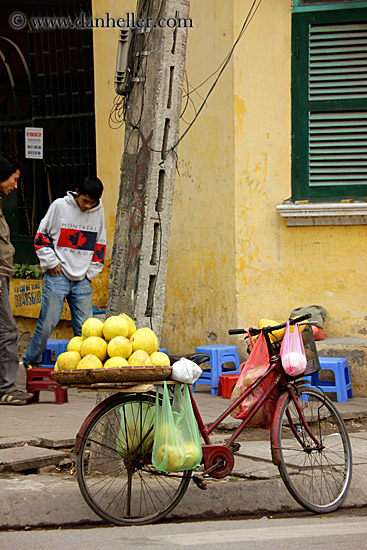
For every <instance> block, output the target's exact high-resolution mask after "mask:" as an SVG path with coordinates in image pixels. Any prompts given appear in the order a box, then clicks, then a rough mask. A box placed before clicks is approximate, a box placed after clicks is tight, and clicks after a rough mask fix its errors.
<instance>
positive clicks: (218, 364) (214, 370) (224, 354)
mask: <svg viewBox="0 0 367 550" xmlns="http://www.w3.org/2000/svg"><path fill="white" fill-rule="evenodd" d="M196 352H197V353H207V354H208V355H209V357H210V361H209V364H210V371H203V372H202V373H201V375H200V378H199V379H198V380H196V382H195V384H194V385H193V386H192V391H193V392H194V391H195V386H196V384H207V385H209V386H211V390H210V392H211V394H212V395H217V393H218V383H219V376H220V375H221V374H222V373H223V372H227V373H230V372H239V368H240V358H239V356H238V350H237V347H236V346H226V345H222V344H212V345H207V346H198V347H197V348H196ZM224 363H234V364H235V370H233V369H229V368H224V367H223V364H224Z"/></svg>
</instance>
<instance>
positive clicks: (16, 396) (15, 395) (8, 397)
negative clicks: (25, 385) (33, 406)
mask: <svg viewBox="0 0 367 550" xmlns="http://www.w3.org/2000/svg"><path fill="white" fill-rule="evenodd" d="M32 397H33V393H27V392H25V391H23V390H13V391H9V392H7V393H3V394H0V405H25V404H26V403H27V401H28V399H32Z"/></svg>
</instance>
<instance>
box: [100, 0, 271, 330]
mask: <svg viewBox="0 0 367 550" xmlns="http://www.w3.org/2000/svg"><path fill="white" fill-rule="evenodd" d="M163 2H164V0H161V3H160V6H159V10H158V15H157V17H156V19H155V21H156V22H157V21H158V18H159V16H160V13H161V10H162V6H163ZM261 2H262V0H253V3H252V5H251V8H250V10H249V12H248V14H247V16H246V18H245V21H244V23H243V25H242V27H241V30H240V32H239V34H238V36H237V39H236V40H235V42H234V44H233V46H232V48H231V50H230V51H229V53H228V54H227V56H226V57H225V59H224V60H223V61H222V63H221V64H220V65H219V67H218V68H217V69H216V71H214V72H213V73H212V74H211V75H210V76H208V77H207V78H206V79H205V80H204V81H203V82H202V83H201V84H199V85H198V86H197V87H196V88H193V89H192V90H190V85H189V82H188V77H187V74H186V71H185V80H186V87H187V88H186V89H187V91H186V93H185V95H184V96H183V99H185V98H187V100H186V103H185V107H184V109H183V111H182V113H181V115H180V118H181V119H182V120H183V121H184V122H185V123H186V124H188V127H187V128H186V130H185V131H184V132H183V134H182V135H181V137H180V138H179V139H178V140H177V142H176V143H175V144H174V145H173V146H172V147H170V149H168V150H167V151H163V150H155V149H153V148H152V147H150V146H149V145H147V147H148V148H149V149H150V150H151V151H153V152H157V153H160V154H161V155H162V157H163V159H164V158H165V157H166V156H167V154H169V153H172V154H174V155H175V156H176V161H177V148H178V145H179V144H180V143H181V141H182V140H183V139H184V137H185V136H186V135H187V134H188V132H189V131H190V130H191V128H192V126H193V124H194V123H195V122H196V120H197V119H198V117H199V115H200V113H201V112H202V110H203V108H204V106H205V104H206V103H207V101H208V99H209V97H210V95H211V94H212V92H213V90H214V89H215V87H216V85H217V83H218V81H219V79H220V77H221V76H222V74H223V72H224V70H225V69H226V67H227V65H228V64H229V62H230V59H231V57H232V55H233V53H234V50H235V48H236V46H237V44H238V43H239V41H240V40H241V38H242V36H243V34H244V32H245V31H246V29H247V28H248V26H249V24H250V23H251V21H252V19H253V17H254V16H255V14H256V12H257V10H258V8H259V6H260V4H261ZM148 3H149V6H148V8H147V10H146V11H147V13H149V11H150V7H151V0H146V1H145V2H144V5H143V7H142V10H141V12H140V13H141V14H143V13H144V11H145V10H144V8H145V7H147V5H148ZM149 42H150V33H149V34H148V36H144V40H143V44H142V45H141V47H140V51H141V52H142V51H146V50H147V49H148V45H149ZM136 46H137V36H136V33H134V35H133V40H132V44H131V49H130V55H133V54H134V52H136ZM136 57H137V56H135V57H134V59H133V61H134V63H133V65H132V66H133V67H134V68H133V71H132V72H133V75H135V76H139V77H141V83H142V84H141V85H142V88H143V92H142V95H141V104H140V113H139V117H138V120H137V121H136V122H133V121H131V120H129V112H128V109H127V104H128V101H129V98H130V94H131V91H132V87H133V86H132V83H131V85H130V87H129V90H128V93H127V94H126V96H123V97H122V99H120V98H115V99H114V105H113V107H112V109H111V111H110V117H109V124H110V123H114V124H116V125H117V127H118V128H120V127H121V126H122V125H123V124H124V123H125V125H126V126H129V127H130V128H131V132H130V134H129V136H128V138H127V140H126V142H125V147H124V153H123V154H125V153H126V151H127V147H128V144H129V142H130V139H131V136H132V134H133V132H134V131H139V136H138V140H137V148H136V155H138V151H139V146H140V141H141V131H140V125H141V120H142V115H143V110H144V104H145V101H144V99H145V93H146V89H145V76H146V74H145V71H146V65H147V63H145V67H144V62H143V60H142V57H143V56H138V61H137V64H136V66H135V62H136ZM144 69H145V70H144ZM139 73H140V74H139ZM216 74H217V77H216V79H215V81H214V82H213V84H212V85H211V87H210V89H209V91H208V92H207V94H206V95H205V97H204V98H203V99H202V103H201V105H200V107H199V109H196V106H195V104H194V102H193V100H192V98H191V95H192V94H193V93H194V92H196V93H198V92H197V90H198V89H199V88H201V87H202V86H203V85H204V84H205V83H206V82H208V81H209V80H210V79H211V78H212V77H213V76H214V75H216ZM198 95H199V97H200V94H198ZM189 102H190V103H191V104H192V106H193V108H194V112H195V115H194V118H193V119H192V121H191V122H190V123H187V122H186V121H185V120H184V118H183V115H184V113H185V111H186V109H187V107H188V103H189ZM127 123H128V124H127ZM162 162H164V160H163V161H162ZM176 169H177V162H176ZM157 214H158V219H159V256H158V261H157V271H156V277H155V283H154V288H153V292H152V302H151V315H150V326H151V329H152V330H153V320H152V318H153V311H154V296H155V290H156V285H157V281H158V273H159V269H160V263H161V254H162V224H161V217H160V213H159V211H157Z"/></svg>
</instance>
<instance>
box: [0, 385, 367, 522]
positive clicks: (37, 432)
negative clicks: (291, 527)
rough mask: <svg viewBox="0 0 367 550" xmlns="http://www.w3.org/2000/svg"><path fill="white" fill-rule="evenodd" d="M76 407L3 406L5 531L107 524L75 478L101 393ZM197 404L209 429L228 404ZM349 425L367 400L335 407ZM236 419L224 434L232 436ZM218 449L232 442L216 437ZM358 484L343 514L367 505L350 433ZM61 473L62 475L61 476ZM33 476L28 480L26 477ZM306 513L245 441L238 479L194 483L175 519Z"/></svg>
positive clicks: (362, 467)
mask: <svg viewBox="0 0 367 550" xmlns="http://www.w3.org/2000/svg"><path fill="white" fill-rule="evenodd" d="M68 398H69V402H68V403H65V404H63V405H56V404H55V403H54V396H53V393H52V392H41V401H40V403H38V404H31V405H27V406H2V407H1V415H0V529H8V528H24V527H26V526H29V527H32V528H35V527H42V526H72V525H80V524H83V523H91V524H98V523H103V522H102V520H101V519H100V518H99V517H98V516H96V515H95V514H94V512H92V510H90V509H89V507H88V506H87V504H86V503H85V502H84V500H83V498H82V496H81V495H80V492H79V488H78V485H77V482H76V477H75V475H72V474H71V473H70V469H71V459H70V454H71V449H72V446H73V444H74V440H75V435H76V433H77V432H78V430H79V428H80V426H81V424H82V423H83V421H84V419H85V418H86V416H87V415H88V413H89V412H90V411H91V410H92V409H93V408H94V406H95V400H96V393H94V392H83V393H78V392H77V390H76V389H71V390H68ZM195 399H196V401H197V403H198V406H199V409H200V412H201V414H202V417H203V420H204V422H205V423H209V421H212V420H213V419H214V418H216V417H218V416H219V414H220V413H222V412H223V411H224V410H225V409H226V407H227V406H228V403H229V400H228V399H223V398H222V397H216V396H212V395H211V394H210V389H209V387H208V386H202V385H197V391H196V392H195ZM336 405H337V408H338V410H339V411H340V412H341V414H342V415H343V417H344V418H345V419H348V420H350V419H354V420H355V423H356V426H357V429H359V428H358V426H359V423H358V419H362V418H366V417H367V398H353V399H350V400H349V402H348V403H336ZM235 426H236V427H237V426H238V421H236V420H235V419H232V418H231V417H229V418H228V419H227V421H226V422H224V423H223V424H222V425H221V427H223V428H225V429H229V430H230V429H233V428H234V427H235ZM214 437H215V442H218V443H220V442H223V441H224V439H225V436H224V435H223V436H222V435H216V436H214ZM350 437H351V442H352V448H353V464H354V470H353V479H352V485H351V488H350V490H349V493H348V496H347V499H346V501H345V503H344V507H355V506H365V505H366V504H367V452H366V451H367V432H366V431H364V430H363V426H362V425H361V426H360V431H357V432H356V433H353V434H350ZM56 467H59V468H60V470H61V471H57V470H56ZM24 472H26V474H25V473H24ZM295 510H302V508H300V507H299V506H298V504H297V503H296V502H295V501H294V500H293V499H292V497H291V496H290V495H289V494H288V491H287V490H286V488H285V486H284V484H283V482H282V480H281V478H280V476H279V474H278V469H277V468H276V467H275V466H274V465H273V464H272V462H271V453H270V443H269V440H266V441H265V440H264V441H246V442H243V443H242V444H241V449H240V451H239V453H236V455H235V465H234V469H233V472H232V475H231V477H228V478H225V479H223V480H210V481H209V483H208V489H207V490H206V491H202V490H200V489H198V488H197V487H196V485H195V484H194V483H190V486H189V489H188V491H187V493H186V494H185V496H184V498H183V499H182V501H181V503H180V504H179V505H178V506H177V508H175V510H174V511H173V512H172V513H171V514H170V515H169V518H189V517H202V516H205V517H206V518H208V517H210V516H211V517H213V516H223V515H225V516H229V515H235V514H254V513H261V514H264V515H271V514H274V513H277V512H285V511H295Z"/></svg>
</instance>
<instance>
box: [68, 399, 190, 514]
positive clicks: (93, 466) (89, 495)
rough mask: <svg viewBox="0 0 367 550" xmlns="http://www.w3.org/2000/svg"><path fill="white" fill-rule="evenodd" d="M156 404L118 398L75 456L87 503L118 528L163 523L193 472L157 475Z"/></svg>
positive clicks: (95, 421) (94, 424)
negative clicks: (153, 455)
mask: <svg viewBox="0 0 367 550" xmlns="http://www.w3.org/2000/svg"><path fill="white" fill-rule="evenodd" d="M154 409H155V402H154V401H152V399H151V398H149V397H148V396H141V395H130V396H120V397H118V398H116V399H115V400H113V401H111V403H110V405H109V407H108V408H107V409H106V411H104V410H102V411H101V412H100V413H99V415H98V416H97V417H96V418H95V419H93V420H92V421H91V424H90V427H89V428H88V429H87V432H86V435H85V436H84V438H83V441H82V445H81V448H80V451H79V453H78V455H77V477H78V483H79V486H80V490H81V492H82V495H83V497H84V498H85V500H86V501H87V503H88V504H89V506H91V508H92V509H93V510H94V511H95V512H96V513H97V514H99V515H100V516H101V517H102V518H104V519H106V520H107V521H110V522H112V523H115V524H117V525H131V524H144V523H152V522H153V521H156V520H157V519H160V518H161V517H164V516H165V515H167V513H169V511H170V510H171V509H172V508H173V507H174V506H175V505H176V504H177V503H178V502H179V500H180V499H181V498H182V496H183V494H184V493H185V491H186V489H187V485H188V483H189V481H190V477H191V472H178V473H175V474H169V473H166V472H159V471H157V470H156V469H155V468H154V467H153V465H152V464H151V462H150V461H149V460H151V458H149V457H150V455H151V446H152V440H153V430H152V428H153V422H154Z"/></svg>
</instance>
